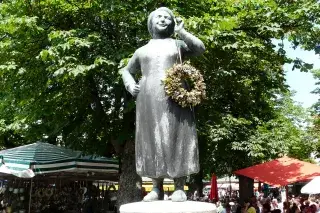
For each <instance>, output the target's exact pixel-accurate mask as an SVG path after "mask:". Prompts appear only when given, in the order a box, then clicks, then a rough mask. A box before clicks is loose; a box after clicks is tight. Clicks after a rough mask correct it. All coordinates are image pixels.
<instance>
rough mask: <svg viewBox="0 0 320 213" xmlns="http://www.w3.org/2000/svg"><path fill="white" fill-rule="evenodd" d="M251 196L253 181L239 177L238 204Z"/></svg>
mask: <svg viewBox="0 0 320 213" xmlns="http://www.w3.org/2000/svg"><path fill="white" fill-rule="evenodd" d="M252 196H253V179H251V178H248V177H245V176H239V197H240V203H243V202H244V200H245V199H248V198H251V197H252Z"/></svg>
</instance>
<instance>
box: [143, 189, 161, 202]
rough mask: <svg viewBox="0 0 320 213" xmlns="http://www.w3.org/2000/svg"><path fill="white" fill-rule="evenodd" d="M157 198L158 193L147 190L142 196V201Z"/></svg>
mask: <svg viewBox="0 0 320 213" xmlns="http://www.w3.org/2000/svg"><path fill="white" fill-rule="evenodd" d="M156 200H159V194H158V193H157V192H156V191H153V190H152V191H151V192H149V193H148V194H147V195H146V196H144V198H143V201H144V202H151V201H156Z"/></svg>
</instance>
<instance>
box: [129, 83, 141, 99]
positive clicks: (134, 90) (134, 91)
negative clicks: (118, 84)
mask: <svg viewBox="0 0 320 213" xmlns="http://www.w3.org/2000/svg"><path fill="white" fill-rule="evenodd" d="M139 92H140V86H139V84H135V85H133V86H131V87H130V93H131V94H132V96H134V97H137V95H138V93H139Z"/></svg>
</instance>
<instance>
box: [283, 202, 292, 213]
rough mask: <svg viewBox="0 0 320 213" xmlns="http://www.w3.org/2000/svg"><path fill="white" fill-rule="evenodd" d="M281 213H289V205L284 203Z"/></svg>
mask: <svg viewBox="0 0 320 213" xmlns="http://www.w3.org/2000/svg"><path fill="white" fill-rule="evenodd" d="M282 212H283V213H289V212H290V203H289V202H287V201H285V202H283V208H282Z"/></svg>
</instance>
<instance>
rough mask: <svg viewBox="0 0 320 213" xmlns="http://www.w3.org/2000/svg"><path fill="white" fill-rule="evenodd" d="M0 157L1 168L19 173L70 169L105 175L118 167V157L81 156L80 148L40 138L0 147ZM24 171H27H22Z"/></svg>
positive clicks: (17, 174) (61, 171) (39, 172)
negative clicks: (5, 148)
mask: <svg viewBox="0 0 320 213" xmlns="http://www.w3.org/2000/svg"><path fill="white" fill-rule="evenodd" d="M0 158H2V166H1V167H0V172H2V171H3V173H8V170H9V171H12V174H13V175H15V176H18V177H19V176H22V177H25V176H27V177H28V176H29V177H33V176H35V175H39V174H52V173H70V172H73V173H88V172H92V173H93V172H95V173H100V174H105V175H107V174H117V173H118V170H119V164H118V161H117V160H114V159H109V158H104V157H96V156H84V155H83V154H82V152H80V151H74V150H71V149H68V148H65V147H60V146H55V145H52V144H48V143H42V142H37V143H33V144H29V145H24V146H20V147H17V148H12V149H7V150H2V151H0ZM4 166H5V168H4ZM1 168H2V169H1ZM30 170H31V171H32V172H30ZM26 173H27V174H28V175H25V174H26ZM32 173H33V174H32ZM22 174H23V175H22Z"/></svg>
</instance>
